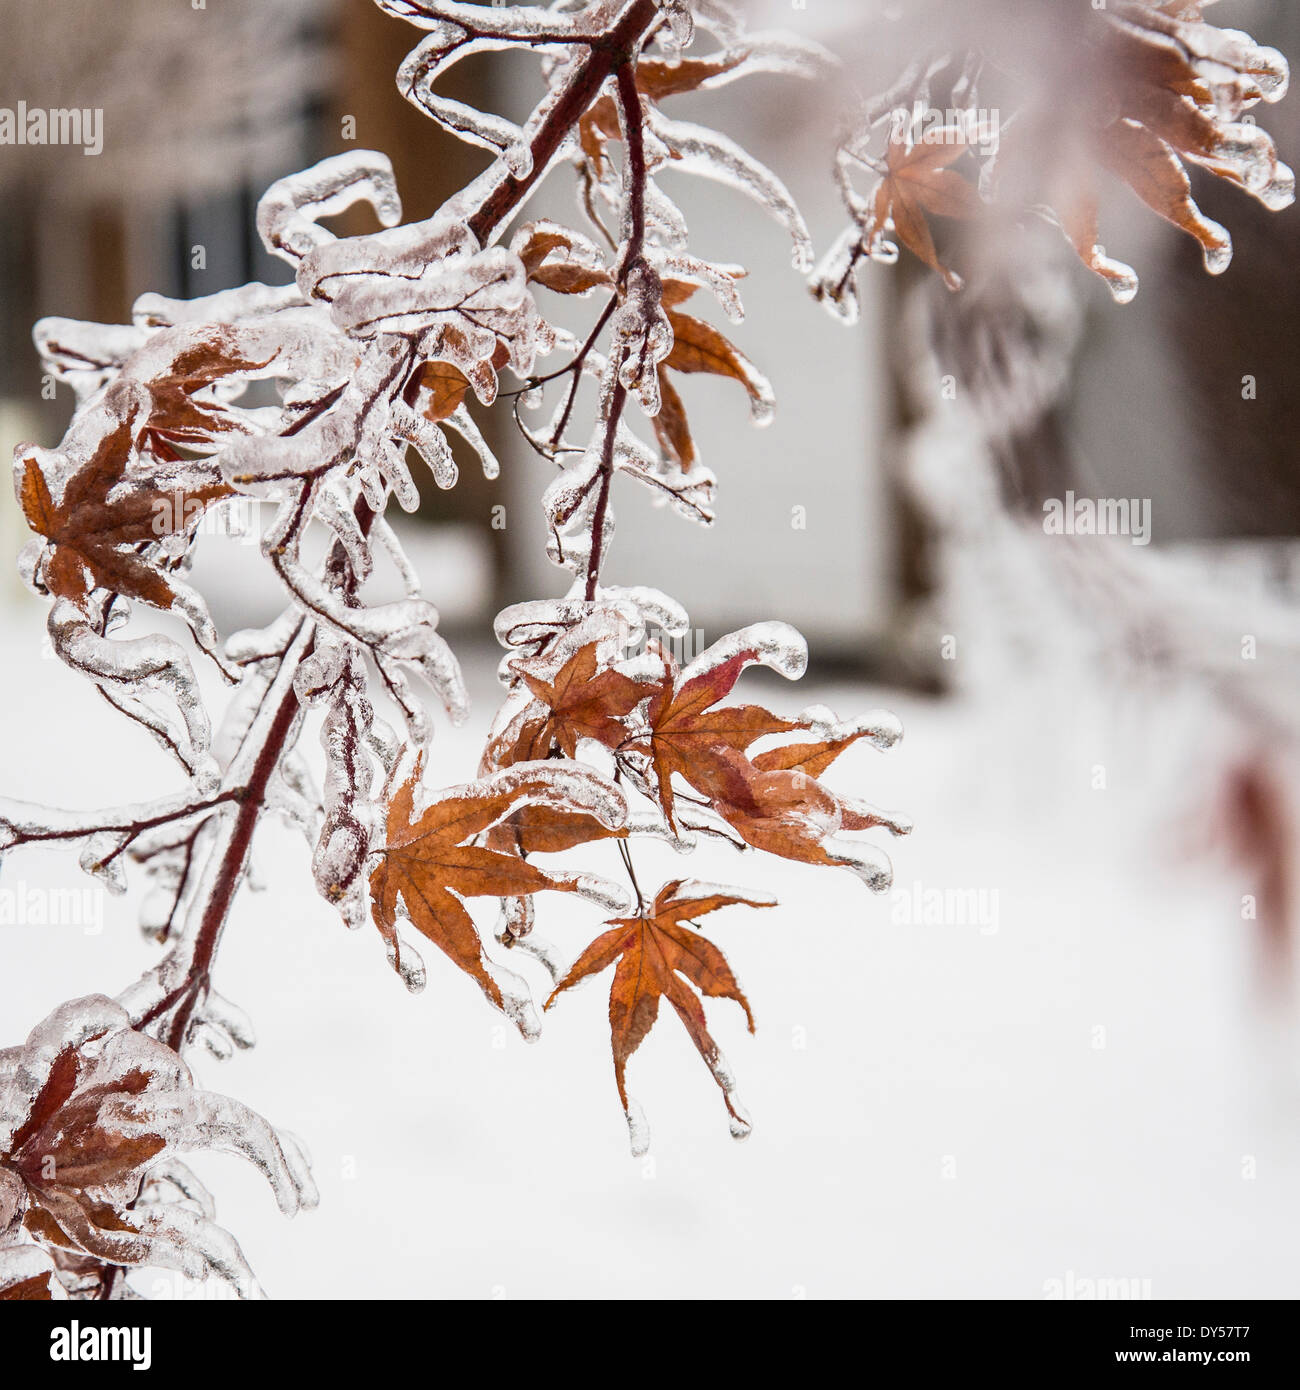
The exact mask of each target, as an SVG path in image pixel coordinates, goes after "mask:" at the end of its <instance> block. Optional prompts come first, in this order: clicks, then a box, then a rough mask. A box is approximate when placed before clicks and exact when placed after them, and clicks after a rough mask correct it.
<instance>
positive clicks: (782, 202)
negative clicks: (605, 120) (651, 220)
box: [653, 116, 813, 273]
mask: <svg viewBox="0 0 1300 1390" xmlns="http://www.w3.org/2000/svg"><path fill="white" fill-rule="evenodd" d="M653 126H654V129H655V131H656V133H657V134H658V135H659V137H660V138H661V139H662V140H663V141H664V143H665V144H666V145H668V147H669V148H670V149H671V150H672V151H673V153H674V154H676V155H677V156H678V158H677V159H676V160H674V161H673V168H674V169H680V170H682V171H683V172H687V173H694V174H701V175H703V176H704V177H705V178H710V179H713V180H715V181H716V182H718V183H723V184H726V185H728V186H729V187H731V188H735V189H738V190H739V191H740V192H742V193H747V194H748V195H749V196H750V197H751V198H753V199H754V200H755V201H756V202H758V203H759V204H760V205H761V206H762V207H763V208H765V209H766V211H767V212H768V213H770V214H771V216H772V217H774V218H775V219H776V221H777V222H779V223H780V224H781V225H782V226H783V227H784V228H785V229H786V231H787V232H789V234H790V236H791V239H792V240H793V242H794V267H795V269H796V270H798V271H800V272H805V273H806V272H807V271H808V270H809V269H811V267H812V255H813V246H812V238H811V237H810V236H809V234H808V227H807V225H806V224H805V222H804V220H803V216H802V214H801V213H800V212H799V209H798V208H797V207H796V206H795V202H794V199H793V198H792V197H791V196H790V193H789V190H788V189H787V188H786V186H785V185H784V184H783V183H782V182H781V180H780V179H778V178H777V176H776V175H775V174H774V173H772V171H771V170H770V169H766V168H764V166H763V165H762V164H760V163H759V162H758V161H757V160H756V159H754V158H753V156H752V155H749V154H747V153H746V152H745V151H744V150H742V149H741V148H740V146H739V145H737V144H736V143H735V141H733V140H730V139H728V137H727V136H725V135H722V134H720V133H718V132H717V131H713V130H709V129H707V128H706V127H704V126H698V125H691V124H689V123H687V122H685V121H670V120H668V119H667V118H666V117H663V116H656V117H655V119H654V122H653Z"/></svg>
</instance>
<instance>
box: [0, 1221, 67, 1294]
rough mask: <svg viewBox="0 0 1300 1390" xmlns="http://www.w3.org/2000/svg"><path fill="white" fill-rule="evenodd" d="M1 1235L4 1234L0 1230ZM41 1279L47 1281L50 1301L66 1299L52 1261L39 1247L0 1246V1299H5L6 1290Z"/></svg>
mask: <svg viewBox="0 0 1300 1390" xmlns="http://www.w3.org/2000/svg"><path fill="white" fill-rule="evenodd" d="M2 1234H4V1232H3V1231H2V1230H0V1235H2ZM42 1279H44V1280H47V1281H48V1288H49V1296H50V1298H51V1299H57V1300H60V1301H62V1300H66V1299H67V1297H68V1295H67V1293H66V1292H65V1291H64V1289H63V1285H62V1284H60V1283H59V1280H58V1271H57V1269H56V1267H55V1264H54V1261H53V1259H52V1258H51V1257H50V1256H49V1255H48V1254H46V1252H45V1251H44V1250H42V1249H41V1248H40V1246H39V1245H18V1244H14V1245H10V1244H8V1243H6V1244H4V1245H0V1299H3V1298H4V1297H5V1294H6V1290H8V1289H15V1288H18V1287H20V1286H21V1285H23V1284H30V1283H32V1282H34V1281H38V1280H42ZM11 1296H12V1295H11Z"/></svg>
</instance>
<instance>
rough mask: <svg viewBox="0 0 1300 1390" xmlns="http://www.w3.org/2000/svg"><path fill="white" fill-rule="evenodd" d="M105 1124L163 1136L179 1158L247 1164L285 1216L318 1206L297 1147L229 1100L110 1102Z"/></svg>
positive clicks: (175, 1097) (202, 1094) (184, 1094)
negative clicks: (197, 1154) (192, 1155)
mask: <svg viewBox="0 0 1300 1390" xmlns="http://www.w3.org/2000/svg"><path fill="white" fill-rule="evenodd" d="M104 1114H105V1118H106V1119H108V1120H109V1121H111V1123H112V1124H113V1125H114V1126H117V1127H118V1132H119V1133H122V1134H125V1135H127V1136H131V1135H135V1134H149V1133H157V1132H161V1133H164V1134H166V1135H167V1137H168V1142H169V1143H171V1144H173V1145H174V1146H175V1147H176V1148H177V1149H179V1150H181V1151H182V1152H185V1151H194V1150H199V1149H203V1150H212V1151H215V1152H220V1153H231V1154H235V1155H237V1156H238V1157H241V1158H245V1159H247V1160H248V1161H249V1162H250V1163H251V1164H252V1165H253V1166H254V1167H255V1168H256V1169H257V1170H258V1172H260V1173H261V1174H262V1176H263V1177H264V1178H265V1179H266V1180H267V1182H268V1183H269V1184H270V1187H271V1190H272V1192H274V1194H275V1200H276V1203H277V1205H278V1206H279V1208H280V1210H281V1211H282V1212H283V1213H284V1214H285V1215H286V1216H293V1215H295V1214H296V1213H297V1212H299V1211H303V1210H308V1209H310V1208H311V1207H314V1206H316V1205H317V1203H318V1202H319V1200H320V1197H319V1194H318V1193H317V1191H316V1185H315V1183H314V1182H313V1181H312V1176H311V1170H310V1168H309V1167H308V1166H307V1164H306V1162H305V1161H304V1158H303V1154H302V1151H301V1149H300V1148H299V1147H298V1146H297V1145H296V1144H282V1143H281V1142H280V1136H279V1135H278V1134H277V1133H276V1132H275V1130H274V1129H272V1128H271V1126H270V1125H269V1124H267V1122H266V1121H265V1120H264V1119H262V1117H261V1116H260V1115H258V1114H256V1113H255V1112H254V1111H252V1110H250V1109H249V1108H248V1107H247V1106H246V1105H243V1104H241V1103H240V1102H239V1101H237V1100H232V1099H231V1098H230V1097H229V1096H218V1095H213V1094H212V1093H210V1092H207V1091H195V1090H192V1089H184V1090H179V1091H176V1092H172V1093H166V1094H163V1095H160V1096H157V1097H155V1098H152V1099H151V1100H149V1101H148V1102H147V1103H146V1102H141V1101H137V1100H136V1098H135V1097H132V1096H124V1097H121V1098H114V1099H112V1100H110V1101H108V1102H107V1103H106V1105H105V1107H104Z"/></svg>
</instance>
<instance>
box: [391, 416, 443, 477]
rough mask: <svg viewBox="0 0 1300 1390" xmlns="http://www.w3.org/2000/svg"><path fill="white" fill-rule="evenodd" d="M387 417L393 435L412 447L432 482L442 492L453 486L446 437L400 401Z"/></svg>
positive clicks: (427, 420)
mask: <svg viewBox="0 0 1300 1390" xmlns="http://www.w3.org/2000/svg"><path fill="white" fill-rule="evenodd" d="M389 418H390V420H391V421H392V426H393V433H394V434H395V435H396V436H397V438H399V439H404V440H406V441H407V443H408V444H413V445H414V446H415V449H416V452H417V453H418V454H419V455H420V457H421V458H422V459H423V460H424V462H425V464H426V465H427V467H428V469H429V471H430V472H431V473H432V474H433V480H434V482H435V483H437V485H438V486H439V487H440V488H442V489H444V490H446V489H447V488H453V487H455V486H456V482H457V479H458V478H459V476H460V475H459V471H458V469H457V468H456V461H455V459H453V458H452V456H451V446H450V445H449V444H448V443H447V436H446V435H445V434H443V432H442V431H441V430H440V429H439V428H438V426H437V425H435V424H434V423H433V422H432V421H431V420H429V419H427V418H426V417H425V416H423V415H417V414H416V413H415V411H413V410H412V409H410V407H409V406H406V405H404V404H403V403H402V402H401V401H397V402H395V403H394V405H393V409H392V411H391V413H390V416H389Z"/></svg>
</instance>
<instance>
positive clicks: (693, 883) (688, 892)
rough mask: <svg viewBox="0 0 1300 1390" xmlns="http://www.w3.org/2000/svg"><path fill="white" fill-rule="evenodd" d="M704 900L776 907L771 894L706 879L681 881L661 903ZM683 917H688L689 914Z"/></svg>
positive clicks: (686, 902)
mask: <svg viewBox="0 0 1300 1390" xmlns="http://www.w3.org/2000/svg"><path fill="white" fill-rule="evenodd" d="M706 898H728V899H731V900H733V901H735V902H738V903H747V904H748V905H749V906H750V907H775V905H776V899H775V898H774V897H773V896H772V894H771V893H762V892H757V891H755V890H753V889H748V888H734V887H731V886H730V885H728V884H725V883H710V882H709V881H708V880H707V879H699V878H686V879H682V881H681V882H680V883H679V884H678V885H677V887H676V889H674V891H673V892H672V893H670V894H668V895H667V896H666V897H665V898H664V899H663V901H664V902H665V903H672V904H674V905H676V904H678V903H683V904H690V903H693V902H699V901H700V900H702V899H706ZM685 915H686V916H689V915H690V914H689V913H687V914H685ZM724 1089H725V1087H724Z"/></svg>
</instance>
